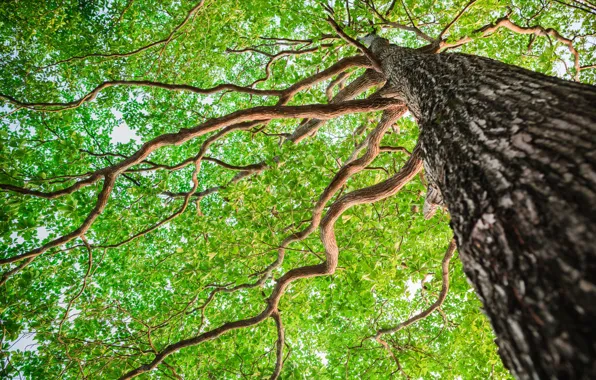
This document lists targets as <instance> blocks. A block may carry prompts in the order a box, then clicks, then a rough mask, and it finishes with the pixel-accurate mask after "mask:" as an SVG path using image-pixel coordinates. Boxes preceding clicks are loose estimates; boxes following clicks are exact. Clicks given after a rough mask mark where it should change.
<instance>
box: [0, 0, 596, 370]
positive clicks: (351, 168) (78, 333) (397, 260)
mask: <svg viewBox="0 0 596 380" xmlns="http://www.w3.org/2000/svg"><path fill="white" fill-rule="evenodd" d="M374 30H376V31H377V33H378V34H379V35H382V36H383V37H385V38H387V39H389V40H390V41H391V42H392V43H395V44H398V45H401V46H405V47H412V48H422V47H424V46H431V47H432V48H433V49H435V50H436V52H446V53H448V52H450V51H460V52H464V53H467V54H474V55H481V56H486V57H489V58H493V59H497V60H500V61H503V62H505V63H509V64H515V65H518V66H522V67H525V68H528V69H531V70H534V71H537V72H541V73H545V74H548V75H553V76H559V77H562V78H565V79H568V80H575V81H581V82H584V83H591V84H594V83H596V70H595V67H596V66H595V65H594V62H596V60H595V58H596V38H595V33H596V5H594V4H593V3H592V2H590V1H589V0H577V1H574V0H561V1H559V0H523V1H522V0H508V1H506V0H478V1H474V0H472V1H463V0H462V1H460V0H453V1H449V2H437V1H432V0H423V1H413V0H411V1H409V0H403V1H395V0H393V1H389V0H386V1H385V0H376V1H372V0H346V1H340V0H335V1H329V2H327V3H325V2H317V1H284V0H274V1H271V0H267V1H264V0H245V1H214V0H202V1H186V0H182V1H169V0H162V1H145V0H96V1H91V0H76V1H75V0H72V1H49V0H48V1H42V2H37V1H9V2H5V3H4V4H3V5H2V6H1V7H0V35H1V36H2V40H3V41H4V42H3V44H2V45H0V56H1V60H0V77H1V78H2V82H1V84H0V102H1V111H0V112H1V116H0V190H1V192H0V245H1V247H2V250H1V252H2V253H0V264H1V268H0V269H1V281H0V282H1V283H2V286H1V288H0V326H1V331H2V340H1V342H2V343H1V344H2V347H1V353H0V355H1V356H2V361H1V367H0V368H1V369H0V371H1V372H0V373H1V374H2V376H3V377H7V378H19V377H23V378H118V377H120V376H123V375H125V374H126V373H128V372H129V371H134V370H135V369H139V368H141V369H143V371H140V372H139V373H141V372H145V373H143V374H142V377H144V378H201V379H203V378H204V379H209V378H217V379H220V378H249V377H256V378H268V377H270V376H271V377H273V378H275V377H277V376H281V377H282V378H287V379H302V378H320V379H336V378H382V379H384V378H390V377H393V376H395V377H398V378H399V377H406V378H425V379H426V378H461V379H471V378H495V379H504V378H509V377H510V375H509V373H508V372H507V370H506V369H505V368H504V367H503V365H502V363H501V361H500V359H499V355H498V353H497V347H496V345H495V344H494V342H493V341H494V339H495V337H494V335H493V332H492V330H491V326H490V323H489V322H488V320H487V319H486V318H485V316H484V315H483V313H482V309H481V303H480V302H479V300H478V298H477V297H476V295H475V293H474V292H473V289H472V288H471V287H470V285H469V284H468V283H467V281H466V277H465V275H464V273H463V270H462V267H461V263H460V262H459V260H458V259H457V253H455V254H454V249H455V245H454V243H452V236H453V234H452V232H451V230H450V228H449V215H448V213H447V212H446V211H445V210H442V209H439V210H438V211H437V215H436V216H435V217H434V218H431V219H426V218H425V217H424V215H423V208H424V207H423V204H424V200H425V193H426V181H425V179H424V176H423V175H422V171H421V163H420V158H419V152H418V150H417V149H416V144H417V137H418V129H417V126H416V122H415V120H414V119H413V118H412V117H411V116H410V115H409V114H408V113H407V112H406V109H405V108H401V109H393V108H390V107H391V106H392V102H391V101H389V100H387V99H386V98H383V97H379V96H378V95H379V89H380V88H381V86H382V84H383V82H384V80H383V79H382V78H379V77H378V76H375V71H374V62H371V61H369V60H368V59H367V57H366V56H365V55H363V53H362V51H361V50H362V49H359V47H361V45H359V43H358V42H357V40H356V38H357V37H359V36H364V35H365V34H367V33H369V32H372V31H374ZM363 78H364V79H363ZM352 99H355V100H352ZM384 110H385V111H384ZM387 181H397V182H395V183H394V185H395V186H394V188H392V190H391V191H389V190H387V191H385V192H384V193H383V192H382V191H381V190H382V189H380V186H381V185H383V184H386V183H388V182H387ZM371 194H372V195H371ZM319 229H321V230H322V231H323V232H322V234H321V233H319ZM329 234H330V235H329ZM329 236H331V237H329ZM334 244H335V246H334ZM330 246H331V247H334V248H336V249H338V251H339V259H338V262H337V267H336V268H335V269H334V273H333V274H331V275H325V276H314V275H304V276H303V274H304V273H305V270H308V269H309V268H314V267H317V266H318V265H323V263H324V262H325V252H326V250H329V249H330V248H329V247H330ZM452 255H453V258H451V256H452ZM304 268H306V269H304ZM302 277H304V278H302ZM310 277H312V278H310ZM286 280H287V282H285V281H286ZM280 284H282V285H280ZM264 310H265V311H264ZM157 359H159V361H158V360H157ZM149 363H155V366H152V367H151V368H146V367H143V366H144V365H148V364H149Z"/></svg>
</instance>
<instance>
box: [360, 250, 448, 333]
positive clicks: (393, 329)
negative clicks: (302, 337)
mask: <svg viewBox="0 0 596 380" xmlns="http://www.w3.org/2000/svg"><path fill="white" fill-rule="evenodd" d="M456 248H457V245H456V243H455V239H452V240H451V241H450V242H449V246H448V247H447V251H446V252H445V256H444V257H443V261H442V263H441V273H442V276H443V280H442V285H441V292H440V293H439V297H438V298H437V300H436V301H435V302H434V303H433V304H432V305H431V306H430V307H429V308H427V309H426V310H424V311H422V312H420V313H418V314H416V315H415V316H413V317H412V318H410V319H408V320H407V321H404V322H402V323H400V324H398V325H396V326H394V327H391V328H387V329H381V330H378V331H377V333H376V334H375V335H374V336H372V337H370V338H374V339H378V338H381V337H382V336H383V335H385V334H393V333H395V332H397V331H399V330H401V329H403V328H405V327H408V326H410V325H412V324H414V323H416V322H418V321H420V320H421V319H424V318H426V317H428V316H429V315H430V314H431V313H432V312H433V311H435V310H437V309H439V308H440V307H441V305H442V304H443V302H444V301H445V298H446V297H447V292H448V291H449V262H450V261H451V258H452V257H453V254H454V253H455V250H456Z"/></svg>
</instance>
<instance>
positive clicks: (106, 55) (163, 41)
mask: <svg viewBox="0 0 596 380" xmlns="http://www.w3.org/2000/svg"><path fill="white" fill-rule="evenodd" d="M203 3H205V0H201V1H200V2H199V3H198V4H197V5H195V6H194V7H193V8H192V9H191V10H190V11H188V13H187V14H186V17H185V18H184V20H183V21H182V22H181V23H180V24H178V25H177V26H176V27H175V28H174V29H173V30H172V31H171V32H170V34H169V35H168V36H167V37H166V38H164V39H161V40H159V41H156V42H152V43H150V44H148V45H145V46H142V47H140V48H138V49H135V50H133V51H130V52H126V53H91V54H86V55H82V56H75V57H70V58H67V59H63V60H61V61H58V62H55V63H52V64H50V65H47V66H44V67H42V68H43V69H46V68H48V67H53V66H56V65H60V64H62V63H67V62H71V61H75V60H80V59H87V58H91V57H101V58H125V57H130V56H132V55H135V54H138V53H141V52H143V51H145V50H148V49H151V48H152V47H155V46H158V45H161V44H168V43H169V42H170V41H171V40H172V38H173V37H174V34H175V33H176V32H177V31H179V30H180V29H182V28H183V27H184V25H186V24H187V23H188V21H189V20H190V18H191V17H192V16H193V15H194V14H195V13H196V12H197V11H198V10H199V9H200V8H201V7H202V6H203Z"/></svg>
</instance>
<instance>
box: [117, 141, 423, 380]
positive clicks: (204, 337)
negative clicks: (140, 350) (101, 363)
mask: <svg viewBox="0 0 596 380" xmlns="http://www.w3.org/2000/svg"><path fill="white" fill-rule="evenodd" d="M421 168H422V160H421V158H420V150H419V149H415V150H414V152H413V154H412V156H411V157H410V159H409V160H408V162H406V164H405V165H404V167H403V168H402V170H400V173H398V174H396V175H395V176H394V177H392V178H390V179H389V180H387V181H384V182H382V183H380V184H378V185H375V186H371V187H370V188H365V189H361V190H357V191H355V192H353V193H350V194H347V195H346V196H344V197H342V198H341V199H340V200H338V201H336V202H335V203H334V204H333V205H332V206H331V208H330V210H329V213H328V214H327V216H326V217H325V220H327V221H328V222H327V224H326V226H327V228H331V229H332V228H333V224H332V223H333V222H334V221H335V220H337V218H338V217H339V216H340V215H341V213H342V212H344V211H345V210H346V209H347V208H349V207H351V206H353V205H355V204H362V203H367V202H370V201H375V200H380V199H384V198H385V197H387V196H390V195H393V194H395V193H396V192H397V191H399V189H401V187H403V186H404V185H405V184H406V183H407V182H408V181H409V180H410V179H411V178H413V177H414V176H415V174H416V173H417V172H418V171H419V170H420V169H421ZM371 193H375V195H374V196H372V197H371V195H372V194H371ZM334 206H335V207H334ZM321 229H322V230H323V227H321ZM323 241H324V243H326V242H327V243H328V240H323ZM329 248H332V247H329ZM336 248H337V246H336ZM325 254H326V259H327V261H326V262H324V263H321V264H318V265H308V266H303V267H299V268H294V269H291V270H290V271H288V272H286V274H284V275H283V276H281V277H280V278H279V279H278V280H277V281H276V283H275V286H274V288H273V292H272V293H271V295H270V296H269V298H268V299H267V307H265V309H264V310H263V311H262V312H261V313H260V314H257V315H255V316H254V317H250V318H246V319H241V320H236V321H234V322H227V323H224V324H223V325H221V326H219V327H216V328H214V329H213V330H209V331H206V332H204V333H202V334H199V335H197V336H195V337H192V338H189V339H184V340H181V341H178V342H176V343H173V344H170V345H168V346H167V347H165V348H164V349H163V350H162V351H160V352H159V353H158V354H157V355H155V358H154V359H153V361H151V362H150V363H148V364H143V365H141V366H139V367H137V368H135V369H133V370H131V371H129V372H127V373H125V374H124V375H122V377H120V380H125V379H131V378H133V377H136V376H139V375H141V374H143V373H146V372H148V371H151V370H153V369H155V368H156V367H157V366H158V365H159V364H160V363H162V362H163V361H164V360H165V359H166V358H167V357H168V356H170V355H172V354H174V353H176V352H178V351H180V350H181V349H183V348H186V347H191V346H196V345H198V344H201V343H203V342H205V341H208V340H213V339H215V338H217V337H219V336H221V335H223V334H225V333H228V332H230V331H233V330H237V329H241V328H247V327H251V326H254V325H257V324H259V323H261V322H262V321H264V320H265V319H267V318H269V317H270V316H271V315H272V314H273V313H274V312H276V311H277V305H278V304H279V301H280V299H281V297H282V295H283V294H284V292H285V290H286V289H287V287H288V286H289V285H290V284H291V283H292V282H294V281H296V280H299V279H306V278H312V277H319V276H323V275H328V274H333V273H334V272H335V268H336V267H337V254H338V251H337V249H328V246H327V245H326V251H325Z"/></svg>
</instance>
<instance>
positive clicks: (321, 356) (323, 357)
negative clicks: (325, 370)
mask: <svg viewBox="0 0 596 380" xmlns="http://www.w3.org/2000/svg"><path fill="white" fill-rule="evenodd" d="M315 355H317V357H318V358H319V359H321V363H323V365H327V363H329V360H327V353H325V352H321V351H317V352H316V353H315Z"/></svg>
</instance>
